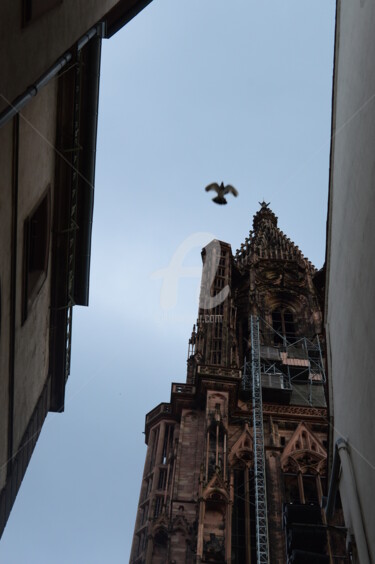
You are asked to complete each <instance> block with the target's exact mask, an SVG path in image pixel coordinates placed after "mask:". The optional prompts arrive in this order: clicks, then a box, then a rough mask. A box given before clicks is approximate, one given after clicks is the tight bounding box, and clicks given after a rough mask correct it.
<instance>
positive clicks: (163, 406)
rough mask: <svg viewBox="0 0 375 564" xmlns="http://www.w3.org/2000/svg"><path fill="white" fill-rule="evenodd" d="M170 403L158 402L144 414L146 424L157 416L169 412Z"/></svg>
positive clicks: (170, 410)
mask: <svg viewBox="0 0 375 564" xmlns="http://www.w3.org/2000/svg"><path fill="white" fill-rule="evenodd" d="M171 412H172V409H171V404H170V403H159V405H158V406H156V407H155V408H154V409H153V410H152V411H150V412H149V413H147V415H146V425H149V423H150V422H151V421H153V420H154V419H156V418H157V417H159V416H160V415H163V414H164V413H165V414H168V413H171Z"/></svg>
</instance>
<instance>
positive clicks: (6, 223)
mask: <svg viewBox="0 0 375 564" xmlns="http://www.w3.org/2000/svg"><path fill="white" fill-rule="evenodd" d="M12 143H13V123H8V124H7V125H6V126H5V127H3V128H2V129H0V146H1V147H2V150H1V151H0V170H1V185H0V241H1V245H2V252H1V253H0V390H1V394H0V429H1V433H0V490H1V489H2V487H3V486H4V483H5V478H6V469H7V468H6V461H7V455H8V453H7V448H8V440H7V439H8V404H9V387H8V386H9V324H10V272H11V256H10V249H11V224H12V155H13V149H12Z"/></svg>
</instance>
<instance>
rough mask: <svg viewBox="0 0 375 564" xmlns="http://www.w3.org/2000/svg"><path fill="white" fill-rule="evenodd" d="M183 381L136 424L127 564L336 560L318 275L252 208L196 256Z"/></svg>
mask: <svg viewBox="0 0 375 564" xmlns="http://www.w3.org/2000/svg"><path fill="white" fill-rule="evenodd" d="M202 259H203V274H202V284H201V295H200V304H199V314H198V320H197V324H196V326H194V329H193V333H192V335H191V338H190V341H189V354H188V363H187V378H186V383H181V384H179V383H173V384H172V390H171V399H170V402H169V403H161V404H160V405H158V406H157V407H155V408H154V409H153V410H152V411H151V412H150V413H148V414H147V415H146V424H145V436H146V444H147V454H146V462H145V467H144V474H143V480H142V485H141V492H140V500H139V505H138V511H137V517H136V523H135V531H134V538H133V545H132V551H131V557H130V562H131V564H140V563H146V564H151V563H152V564H165V563H167V562H168V563H175V564H183V563H193V562H194V563H203V562H221V563H233V564H234V563H237V564H250V562H272V563H275V564H276V563H277V564H278V563H284V562H288V563H289V562H290V563H292V562H293V563H304V564H308V563H309V562H311V563H317V562H335V563H344V562H347V560H346V558H345V546H344V548H343V543H342V534H341V532H340V531H341V529H340V528H338V527H337V525H339V524H340V523H339V519H338V515H339V513H340V511H338V512H337V515H336V521H335V523H332V524H330V526H328V525H327V523H326V519H325V514H324V512H322V509H321V504H322V499H323V496H324V495H325V494H326V490H327V446H328V445H327V440H328V420H327V404H326V378H325V371H324V362H323V355H324V352H323V351H324V339H323V334H322V314H321V311H322V301H323V283H322V282H323V281H324V277H323V276H322V273H321V272H320V271H317V270H316V269H315V268H314V266H313V265H312V264H311V263H310V262H309V261H308V260H307V259H306V258H305V257H304V256H303V255H302V253H301V251H300V250H299V249H298V247H296V246H295V245H294V244H293V243H292V242H291V241H290V239H288V238H287V236H286V235H285V234H284V233H283V232H282V231H281V230H280V229H279V228H278V225H277V217H276V216H275V214H274V213H273V212H272V211H271V209H270V208H269V206H268V204H266V203H264V202H263V203H262V204H261V208H260V210H259V211H258V212H257V213H256V214H255V216H254V219H253V230H252V231H251V232H250V234H249V237H248V238H246V240H245V243H244V244H243V245H241V249H240V250H239V251H237V253H236V254H235V256H233V254H232V251H231V247H230V245H229V244H227V243H224V242H221V241H216V240H215V241H212V242H211V243H210V244H209V245H208V246H207V247H205V249H203V252H202Z"/></svg>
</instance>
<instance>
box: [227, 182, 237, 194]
mask: <svg viewBox="0 0 375 564" xmlns="http://www.w3.org/2000/svg"><path fill="white" fill-rule="evenodd" d="M224 194H233V196H238V191H237V190H236V189H235V188H234V187H233V186H231V185H230V184H227V185H226V186H225V188H224Z"/></svg>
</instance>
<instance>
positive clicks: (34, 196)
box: [14, 81, 57, 449]
mask: <svg viewBox="0 0 375 564" xmlns="http://www.w3.org/2000/svg"><path fill="white" fill-rule="evenodd" d="M56 95H57V82H56V81H52V82H51V83H49V84H48V85H47V86H46V87H45V88H44V89H43V90H42V91H41V92H40V94H39V95H38V96H37V97H36V98H35V99H34V100H33V101H32V102H31V103H30V104H29V105H28V106H27V107H26V108H25V109H24V113H23V115H24V117H23V118H21V119H20V149H19V195H18V225H17V277H16V279H17V288H16V345H15V346H16V354H15V382H14V385H15V390H14V448H15V449H17V448H18V445H19V442H20V440H21V438H22V435H23V433H24V431H25V429H26V425H27V423H28V421H29V419H30V416H31V414H32V412H33V410H34V407H35V405H36V402H37V400H38V398H39V395H40V393H41V391H42V388H43V386H44V384H45V381H46V378H47V375H48V360H49V356H48V346H49V316H50V308H49V305H50V275H51V245H50V248H49V260H48V267H47V278H46V279H45V281H44V283H43V285H42V287H41V289H40V291H39V293H38V295H37V296H36V298H35V300H34V301H33V303H32V305H31V306H30V308H29V310H28V315H27V318H26V320H25V322H24V323H23V324H22V309H21V308H22V288H23V253H24V249H23V238H24V236H23V233H24V221H25V219H26V218H27V217H28V216H29V215H30V213H31V212H33V210H34V209H35V206H36V205H37V204H38V203H39V201H40V199H41V197H42V196H43V195H44V194H45V192H46V189H47V187H48V186H50V187H51V207H52V202H53V181H54V171H55V149H54V142H55V135H56Z"/></svg>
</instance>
